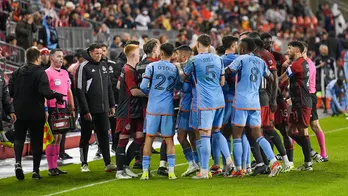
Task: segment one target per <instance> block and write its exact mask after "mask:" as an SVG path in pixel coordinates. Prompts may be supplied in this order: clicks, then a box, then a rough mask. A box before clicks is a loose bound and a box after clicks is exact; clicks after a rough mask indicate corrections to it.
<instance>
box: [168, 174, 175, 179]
mask: <svg viewBox="0 0 348 196" xmlns="http://www.w3.org/2000/svg"><path fill="white" fill-rule="evenodd" d="M168 179H169V180H175V179H176V175H175V173H174V172H169V173H168Z"/></svg>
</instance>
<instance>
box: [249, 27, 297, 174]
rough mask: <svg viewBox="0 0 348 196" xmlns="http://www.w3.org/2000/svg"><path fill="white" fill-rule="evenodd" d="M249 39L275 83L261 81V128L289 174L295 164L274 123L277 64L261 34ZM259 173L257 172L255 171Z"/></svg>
mask: <svg viewBox="0 0 348 196" xmlns="http://www.w3.org/2000/svg"><path fill="white" fill-rule="evenodd" d="M249 37H250V38H252V39H254V41H255V44H256V50H255V51H254V54H255V55H256V56H259V57H260V58H261V59H263V60H264V61H265V62H266V65H267V67H268V69H269V70H270V72H271V74H272V75H273V78H274V81H273V82H268V83H267V81H266V80H265V79H262V80H261V88H260V104H261V127H262V129H263V132H264V134H265V136H266V137H267V138H269V140H270V141H272V143H273V144H274V145H275V146H276V148H277V150H278V152H279V153H280V155H281V156H282V160H283V162H284V165H285V166H284V170H283V171H284V172H289V171H290V169H292V168H293V167H294V166H293V163H290V162H289V159H288V156H287V155H286V151H285V148H284V146H283V143H282V140H281V138H280V136H279V135H278V133H277V132H276V131H275V130H274V126H273V121H274V112H276V110H277V102H276V95H277V89H278V75H277V67H276V62H275V60H274V57H273V55H272V54H271V53H270V52H269V51H268V50H266V49H264V48H263V47H264V43H263V41H262V40H261V37H260V35H259V33H257V32H252V33H250V34H249ZM263 160H264V161H265V163H267V164H268V160H267V157H264V158H263ZM255 171H257V170H255Z"/></svg>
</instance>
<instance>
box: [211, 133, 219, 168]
mask: <svg viewBox="0 0 348 196" xmlns="http://www.w3.org/2000/svg"><path fill="white" fill-rule="evenodd" d="M211 137H212V142H211V150H212V154H213V158H214V165H216V166H218V165H220V144H219V136H218V133H217V132H213V133H212V136H211Z"/></svg>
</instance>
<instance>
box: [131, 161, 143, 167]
mask: <svg viewBox="0 0 348 196" xmlns="http://www.w3.org/2000/svg"><path fill="white" fill-rule="evenodd" d="M133 169H143V163H142V162H141V161H139V160H136V161H135V163H134V165H133Z"/></svg>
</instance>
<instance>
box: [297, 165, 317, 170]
mask: <svg viewBox="0 0 348 196" xmlns="http://www.w3.org/2000/svg"><path fill="white" fill-rule="evenodd" d="M296 170H297V171H313V167H312V166H311V165H310V166H305V165H304V164H303V165H302V166H301V167H299V168H297V169H296Z"/></svg>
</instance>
